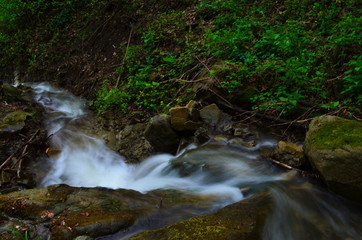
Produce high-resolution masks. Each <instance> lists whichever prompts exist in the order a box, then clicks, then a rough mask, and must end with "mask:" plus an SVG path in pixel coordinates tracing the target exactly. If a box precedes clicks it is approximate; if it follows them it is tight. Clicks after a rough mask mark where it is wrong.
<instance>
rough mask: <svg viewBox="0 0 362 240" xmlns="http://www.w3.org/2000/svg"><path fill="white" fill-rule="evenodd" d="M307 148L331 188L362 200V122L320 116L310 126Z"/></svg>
mask: <svg viewBox="0 0 362 240" xmlns="http://www.w3.org/2000/svg"><path fill="white" fill-rule="evenodd" d="M304 151H305V154H306V156H307V158H308V159H309V161H310V163H311V164H312V166H313V167H314V168H315V169H316V170H318V171H319V172H320V174H321V175H322V177H323V178H324V180H325V182H326V183H327V185H328V188H329V189H330V190H332V191H333V192H335V193H337V194H340V195H342V196H344V197H347V198H350V199H353V200H356V201H359V202H360V203H361V202H362V174H361V173H362V123H361V122H357V121H352V120H347V119H343V118H339V117H335V116H321V117H317V118H315V119H313V121H312V122H311V123H310V125H309V131H308V132H307V135H306V139H305V142H304Z"/></svg>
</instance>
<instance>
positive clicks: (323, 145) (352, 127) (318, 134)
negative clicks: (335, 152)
mask: <svg viewBox="0 0 362 240" xmlns="http://www.w3.org/2000/svg"><path fill="white" fill-rule="evenodd" d="M361 133H362V123H361V122H357V121H352V120H346V119H342V118H337V119H336V120H335V121H331V122H327V123H325V124H323V126H322V127H321V128H319V129H318V130H316V131H315V132H314V134H313V136H312V144H313V146H314V147H316V148H318V149H336V148H341V147H342V146H346V145H348V146H351V147H356V146H360V147H362V134H361Z"/></svg>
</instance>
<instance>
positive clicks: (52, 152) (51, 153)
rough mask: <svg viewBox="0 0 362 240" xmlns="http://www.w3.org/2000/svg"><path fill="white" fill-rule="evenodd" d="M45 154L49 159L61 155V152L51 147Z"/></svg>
mask: <svg viewBox="0 0 362 240" xmlns="http://www.w3.org/2000/svg"><path fill="white" fill-rule="evenodd" d="M45 153H46V155H47V156H48V157H55V156H57V155H58V154H59V153H60V150H59V149H55V148H51V147H49V148H47V149H46V150H45Z"/></svg>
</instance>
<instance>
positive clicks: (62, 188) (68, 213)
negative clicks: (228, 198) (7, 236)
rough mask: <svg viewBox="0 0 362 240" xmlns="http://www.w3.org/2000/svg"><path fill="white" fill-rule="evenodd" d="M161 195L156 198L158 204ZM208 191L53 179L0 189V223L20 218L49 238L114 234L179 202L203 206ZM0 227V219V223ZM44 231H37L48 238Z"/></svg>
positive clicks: (205, 206) (209, 200)
mask: <svg viewBox="0 0 362 240" xmlns="http://www.w3.org/2000/svg"><path fill="white" fill-rule="evenodd" d="M160 201H161V204H160ZM215 201H216V200H215V199H212V198H211V197H209V196H208V197H199V196H197V195H192V194H189V193H184V192H181V191H176V190H154V191H151V192H148V193H146V194H142V193H140V192H137V191H134V190H126V189H117V190H113V189H107V188H100V187H99V188H77V187H70V186H67V185H53V186H49V187H47V188H39V189H30V190H24V191H17V192H12V193H9V194H7V195H0V213H1V214H0V223H1V224H2V225H4V224H5V223H7V222H8V223H11V222H14V221H17V222H26V223H27V224H28V225H29V226H30V228H31V229H30V230H32V231H33V230H34V229H36V228H37V227H38V226H39V224H40V223H41V224H45V225H46V226H47V231H45V232H48V233H47V234H48V235H49V236H50V239H52V240H58V239H59V240H60V239H61V240H67V239H69V240H70V239H74V238H75V237H77V236H80V235H87V236H90V237H99V236H104V235H109V234H114V233H116V232H118V231H121V230H125V229H127V228H128V227H130V226H132V225H133V224H134V223H135V222H136V221H138V220H140V219H144V218H145V217H149V216H152V214H158V213H159V212H160V209H159V208H161V207H162V209H163V210H172V209H174V208H178V207H182V206H195V207H197V208H202V209H208V208H210V207H211V206H212V205H213V204H215ZM0 228H1V225H0ZM48 235H44V236H41V237H42V239H48V237H49V236H48Z"/></svg>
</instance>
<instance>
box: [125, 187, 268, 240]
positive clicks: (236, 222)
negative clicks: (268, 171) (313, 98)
mask: <svg viewBox="0 0 362 240" xmlns="http://www.w3.org/2000/svg"><path fill="white" fill-rule="evenodd" d="M271 199H272V198H271V196H270V195H269V194H266V193H261V194H258V195H255V196H253V197H251V198H249V199H246V200H242V201H240V202H237V203H234V204H232V205H229V206H227V207H225V208H223V209H220V210H219V211H217V212H216V213H214V214H211V215H207V216H198V217H192V218H190V219H188V220H185V221H183V222H180V223H176V224H173V225H171V226H168V227H165V228H163V229H159V230H154V231H147V232H144V233H141V234H139V235H137V236H135V237H132V238H130V240H166V239H167V240H178V239H182V240H188V239H190V240H194V239H210V240H211V239H215V240H216V239H218V240H219V239H229V240H256V239H262V234H263V228H264V224H265V221H266V216H267V214H268V212H270V211H271V208H272V200H271Z"/></svg>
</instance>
